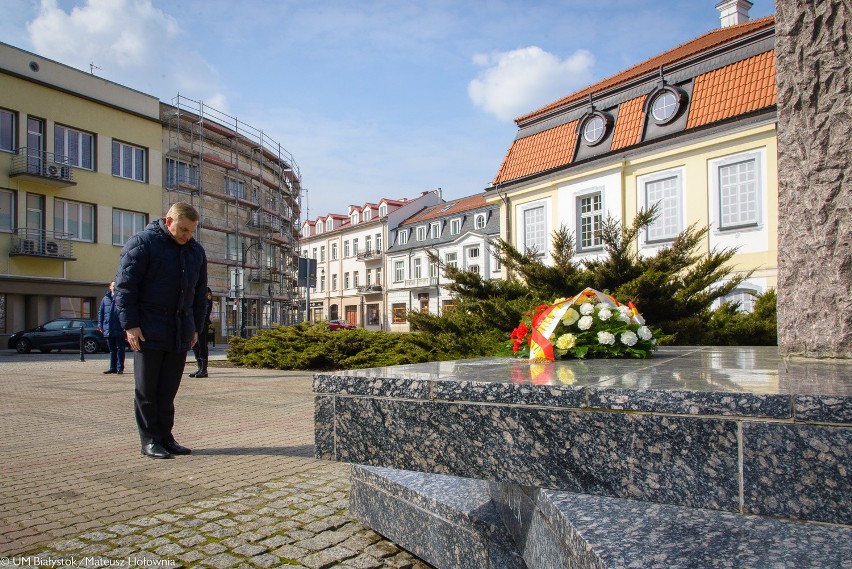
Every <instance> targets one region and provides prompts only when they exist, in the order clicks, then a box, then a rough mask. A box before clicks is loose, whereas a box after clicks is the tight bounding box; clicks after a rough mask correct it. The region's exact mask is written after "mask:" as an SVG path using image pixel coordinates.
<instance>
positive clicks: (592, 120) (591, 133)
mask: <svg viewBox="0 0 852 569" xmlns="http://www.w3.org/2000/svg"><path fill="white" fill-rule="evenodd" d="M611 124H612V118H610V116H609V115H606V114H604V113H601V112H599V111H592V112H591V113H589V114H588V115H586V118H585V119H584V120H583V123H582V126H581V127H580V128H581V132H582V133H583V140H584V141H585V143H586V144H588V145H589V146H595V145H596V144H600V143H601V142H603V140H604V139H605V138H606V135H607V132H608V131H609V127H610V125H611Z"/></svg>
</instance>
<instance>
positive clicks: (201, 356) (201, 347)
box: [192, 322, 210, 361]
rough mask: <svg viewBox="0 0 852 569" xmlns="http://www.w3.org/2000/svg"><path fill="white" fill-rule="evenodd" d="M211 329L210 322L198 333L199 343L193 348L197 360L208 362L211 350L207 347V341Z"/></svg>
mask: <svg viewBox="0 0 852 569" xmlns="http://www.w3.org/2000/svg"><path fill="white" fill-rule="evenodd" d="M209 329H210V323H209V322H208V323H207V325H206V326H203V327H202V328H201V330H200V331H199V332H198V341H197V342H196V343H195V345H194V346H192V353H193V354H195V359H196V360H199V361H201V360H206V359H207V355H208V354H209V353H210V352H209V350H210V348H209V347H208V346H207V340H208V339H209V335H208V330H209Z"/></svg>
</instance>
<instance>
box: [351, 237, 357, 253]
mask: <svg viewBox="0 0 852 569" xmlns="http://www.w3.org/2000/svg"><path fill="white" fill-rule="evenodd" d="M352 256H353V257H357V256H358V238H357V237H356V238H354V239H353V240H352Z"/></svg>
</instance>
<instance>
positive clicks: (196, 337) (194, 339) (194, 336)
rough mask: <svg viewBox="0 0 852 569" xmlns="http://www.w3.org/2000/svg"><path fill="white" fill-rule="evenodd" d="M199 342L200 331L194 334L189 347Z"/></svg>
mask: <svg viewBox="0 0 852 569" xmlns="http://www.w3.org/2000/svg"><path fill="white" fill-rule="evenodd" d="M197 343H198V332H196V333H195V334H193V335H192V342H190V343H189V347H190V348H192V347H193V346H195V344H197Z"/></svg>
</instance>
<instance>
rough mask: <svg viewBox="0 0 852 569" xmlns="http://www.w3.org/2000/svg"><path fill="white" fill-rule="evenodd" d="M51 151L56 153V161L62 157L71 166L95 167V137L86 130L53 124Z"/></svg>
mask: <svg viewBox="0 0 852 569" xmlns="http://www.w3.org/2000/svg"><path fill="white" fill-rule="evenodd" d="M53 153H54V154H55V155H56V160H57V162H59V161H61V160H62V158H61V157H64V158H65V159H67V160H68V164H70V165H71V166H76V167H77V168H85V169H86V170H94V169H95V161H94V155H95V137H94V136H93V135H91V134H89V133H88V132H80V131H78V130H74V129H70V128H66V127H64V126H59V125H56V126H54V127H53Z"/></svg>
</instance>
